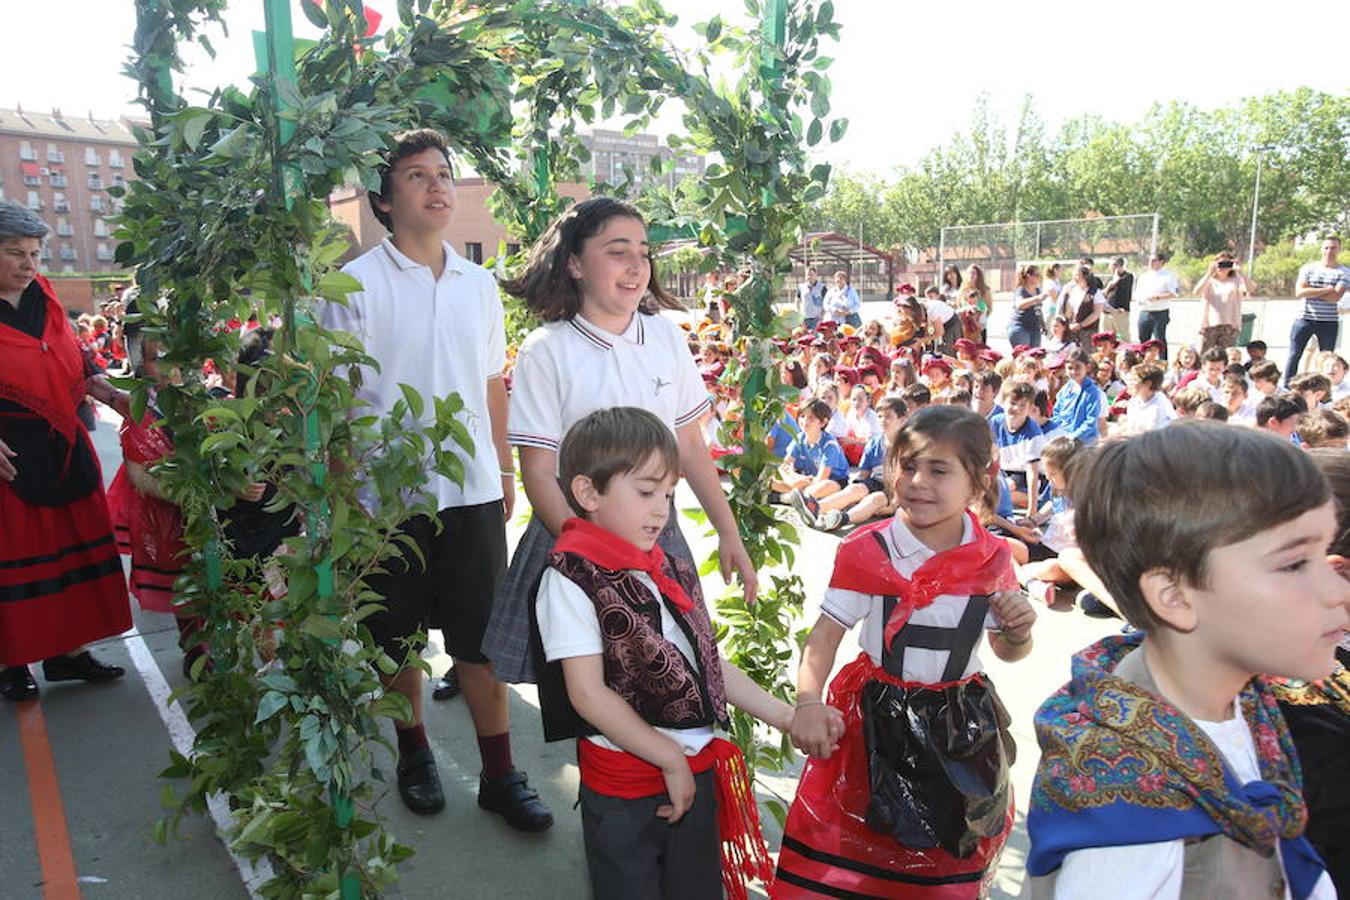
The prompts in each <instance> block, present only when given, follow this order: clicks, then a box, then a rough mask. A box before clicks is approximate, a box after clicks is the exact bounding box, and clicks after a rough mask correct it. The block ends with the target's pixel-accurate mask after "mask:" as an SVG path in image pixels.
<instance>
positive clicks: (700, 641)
mask: <svg viewBox="0 0 1350 900" xmlns="http://www.w3.org/2000/svg"><path fill="white" fill-rule="evenodd" d="M559 469H560V473H559V481H560V483H561V485H562V487H563V491H564V492H565V493H566V494H567V496H568V500H569V502H570V504H571V506H572V508H573V509H575V510H579V511H581V513H582V516H583V518H573V519H569V520H567V521H566V522H565V523H564V525H563V529H562V534H560V535H559V537H558V540H557V542H556V543H555V544H554V547H553V552H552V554H551V555H550V557H549V567H548V568H547V569H546V570H545V571H544V574H543V576H542V578H541V579H540V582H539V586H538V589H537V592H536V600H535V604H534V608H535V615H536V624H537V629H536V634H537V636H538V637H537V641H538V644H537V646H536V649H537V651H539V652H540V653H541V654H542V657H543V660H544V661H545V662H544V664H543V665H542V666H541V675H540V679H539V701H540V709H541V711H542V714H543V719H544V736H545V738H546V739H547V740H550V741H555V740H563V739H566V738H576V739H577V757H578V765H579V767H580V769H581V800H580V804H581V821H582V835H583V838H584V840H585V846H586V862H587V867H588V868H589V870H590V876H591V885H592V888H593V890H594V892H595V896H596V897H597V898H600V900H607V898H620V897H621V898H631V897H639V896H640V897H652V898H656V897H660V898H665V900H669V898H690V900H703V898H707V897H721V896H723V895H724V894H723V892H724V891H725V896H727V897H729V898H744V897H746V896H747V893H746V884H747V882H748V881H750V880H761V881H763V880H767V878H768V877H769V876H770V875H771V874H772V871H773V869H772V864H771V863H770V861H769V856H768V851H767V849H766V847H765V846H764V841H763V837H762V836H761V834H760V828H759V815H758V811H757V809H756V806H755V797H754V791H753V787H752V785H751V783H750V780H749V777H748V773H747V771H746V768H745V761H744V759H743V758H742V756H741V753H740V750H739V749H738V748H737V747H736V746H735V745H734V744H731V743H730V742H728V741H726V740H723V739H721V738H718V737H715V736H714V727H715V726H718V725H721V726H723V727H725V726H726V725H727V721H728V720H727V710H726V705H727V703H728V702H730V703H732V704H733V705H735V706H737V707H738V708H740V709H742V710H744V711H746V712H748V713H750V714H751V715H753V716H755V717H756V718H758V719H760V720H761V721H763V722H765V723H767V724H769V725H772V726H774V727H775V728H778V729H780V730H782V731H788V730H789V728H790V726H791V723H792V718H793V715H794V710H793V709H792V707H790V706H788V705H787V704H786V703H784V702H783V701H781V700H778V699H776V698H774V697H772V696H771V695H769V694H768V693H767V692H766V691H764V690H763V689H762V688H760V687H759V686H758V685H756V684H755V683H754V682H752V681H751V680H750V678H749V677H748V676H747V675H746V674H745V673H744V672H742V671H741V670H740V669H738V668H736V667H735V666H733V665H731V664H730V663H728V662H727V661H726V660H724V659H721V658H720V657H719V655H718V653H717V643H716V639H715V637H714V634H713V626H712V622H711V620H710V619H709V617H708V612H707V610H706V609H705V608H704V605H703V598H702V593H701V591H700V590H699V582H698V575H697V573H696V572H695V571H693V569H692V568H691V567H690V566H688V565H687V564H686V563H685V562H684V561H682V560H677V559H676V558H674V557H667V556H666V555H665V554H664V553H663V552H662V551H661V548H660V546H659V545H657V543H656V539H657V537H658V535H660V533H661V530H662V528H664V527H665V523H666V517H667V516H668V515H669V513H670V495H671V493H672V492H673V491H674V489H675V484H676V481H677V479H678V478H679V448H678V446H677V444H676V442H675V435H674V434H673V433H672V432H671V431H670V429H669V428H668V427H666V425H664V424H663V423H662V422H661V420H660V419H658V418H657V417H656V416H654V415H652V414H651V413H649V412H646V411H644V410H641V409H637V408H634V407H615V408H611V409H604V410H598V411H596V412H593V413H591V414H590V415H588V416H586V417H585V418H584V419H582V420H581V421H579V422H578V423H577V424H576V425H574V426H573V427H572V428H571V429H570V430H569V431H568V433H567V436H566V437H565V438H564V439H563V442H562V446H561V448H560V450H559ZM816 702H817V703H818V702H819V701H816ZM832 722H833V724H834V725H836V726H837V729H836V733H840V732H842V726H843V722H842V719H841V718H839V716H838V714H837V713H836V714H834V716H833V718H832ZM719 845H720V847H721V852H720V854H719V852H718V847H719Z"/></svg>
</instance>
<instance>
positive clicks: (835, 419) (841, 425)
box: [825, 409, 848, 438]
mask: <svg viewBox="0 0 1350 900" xmlns="http://www.w3.org/2000/svg"><path fill="white" fill-rule="evenodd" d="M825 431H826V433H827V434H832V435H834V436H835V437H837V438H841V437H848V417H847V416H845V415H844V414H843V413H842V412H840V411H839V410H837V409H836V410H835V411H834V412H833V413H831V414H830V421H829V423H828V424H827V425H826V426H825Z"/></svg>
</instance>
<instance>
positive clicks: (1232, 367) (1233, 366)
mask: <svg viewBox="0 0 1350 900" xmlns="http://www.w3.org/2000/svg"><path fill="white" fill-rule="evenodd" d="M1223 377H1224V378H1233V377H1237V378H1241V379H1242V380H1243V381H1246V380H1247V370H1246V369H1244V368H1243V367H1242V363H1229V364H1228V365H1227V366H1224V370H1223Z"/></svg>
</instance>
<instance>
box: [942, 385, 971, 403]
mask: <svg viewBox="0 0 1350 900" xmlns="http://www.w3.org/2000/svg"><path fill="white" fill-rule="evenodd" d="M971 399H972V398H971V396H970V391H968V390H966V389H965V388H959V389H957V390H955V391H952V392H951V393H950V394H948V395H947V405H948V406H964V407H967V408H969V407H970V401H971Z"/></svg>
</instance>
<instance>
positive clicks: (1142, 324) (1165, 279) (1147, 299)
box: [1133, 253, 1181, 359]
mask: <svg viewBox="0 0 1350 900" xmlns="http://www.w3.org/2000/svg"><path fill="white" fill-rule="evenodd" d="M1166 263H1167V257H1165V256H1163V255H1162V254H1161V253H1155V254H1153V255H1152V256H1150V257H1149V258H1148V271H1147V272H1145V273H1144V274H1142V275H1140V276H1139V280H1138V281H1137V282H1136V283H1135V285H1134V291H1133V296H1134V299H1135V304H1134V305H1135V309H1137V310H1139V343H1141V344H1143V343H1146V342H1148V341H1151V340H1153V339H1154V338H1156V339H1158V340H1159V341H1161V342H1162V358H1163V359H1167V325H1168V323H1169V322H1170V321H1171V319H1172V301H1173V300H1174V299H1176V298H1177V297H1180V296H1181V282H1179V281H1178V280H1177V276H1176V275H1174V274H1173V273H1172V272H1170V271H1168V270H1167V269H1164V268H1163V266H1164V265H1165V264H1166Z"/></svg>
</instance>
